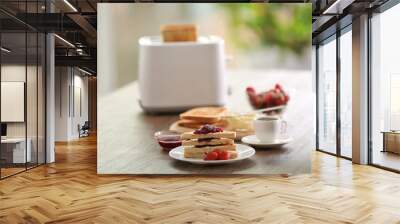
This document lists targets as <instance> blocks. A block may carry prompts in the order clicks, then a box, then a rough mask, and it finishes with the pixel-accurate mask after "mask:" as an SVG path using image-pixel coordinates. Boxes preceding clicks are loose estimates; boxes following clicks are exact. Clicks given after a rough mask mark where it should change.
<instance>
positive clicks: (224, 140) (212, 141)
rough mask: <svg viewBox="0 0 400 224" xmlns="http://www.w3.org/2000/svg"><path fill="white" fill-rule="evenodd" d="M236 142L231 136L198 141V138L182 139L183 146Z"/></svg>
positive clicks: (231, 143)
mask: <svg viewBox="0 0 400 224" xmlns="http://www.w3.org/2000/svg"><path fill="white" fill-rule="evenodd" d="M233 144H235V142H234V141H233V140H232V139H229V138H220V139H210V140H209V141H198V140H197V139H190V140H184V141H182V145H183V146H206V145H212V146H217V145H233Z"/></svg>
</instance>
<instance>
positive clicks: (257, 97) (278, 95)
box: [246, 83, 290, 115]
mask: <svg viewBox="0 0 400 224" xmlns="http://www.w3.org/2000/svg"><path fill="white" fill-rule="evenodd" d="M246 93H247V96H248V99H249V101H250V104H251V106H252V107H253V109H255V110H262V109H268V108H271V109H272V110H267V111H266V112H265V113H267V114H269V115H272V114H280V113H282V112H283V111H284V109H285V108H286V105H287V104H288V102H289V100H290V97H289V94H288V93H287V91H285V90H284V89H283V87H282V85H280V84H279V83H276V84H275V86H274V88H273V89H270V90H267V91H264V92H258V93H257V92H256V90H255V89H254V88H253V87H252V86H249V87H247V88H246ZM274 108H276V109H274Z"/></svg>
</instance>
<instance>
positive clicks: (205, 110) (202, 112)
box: [180, 107, 227, 124]
mask: <svg viewBox="0 0 400 224" xmlns="http://www.w3.org/2000/svg"><path fill="white" fill-rule="evenodd" d="M226 112H227V109H226V108H224V107H197V108H193V109H191V110H188V111H186V112H184V113H182V114H180V118H181V119H182V120H191V121H196V122H198V123H203V124H213V123H216V122H218V121H220V120H221V118H222V116H223V115H224V114H225V113H226Z"/></svg>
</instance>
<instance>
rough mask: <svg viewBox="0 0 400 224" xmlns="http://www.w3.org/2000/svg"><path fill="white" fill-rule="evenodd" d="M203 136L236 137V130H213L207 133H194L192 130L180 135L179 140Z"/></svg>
mask: <svg viewBox="0 0 400 224" xmlns="http://www.w3.org/2000/svg"><path fill="white" fill-rule="evenodd" d="M204 138H230V139H235V138H236V132H233V131H223V132H214V133H208V134H194V133H193V132H185V133H183V134H182V135H181V140H188V139H204Z"/></svg>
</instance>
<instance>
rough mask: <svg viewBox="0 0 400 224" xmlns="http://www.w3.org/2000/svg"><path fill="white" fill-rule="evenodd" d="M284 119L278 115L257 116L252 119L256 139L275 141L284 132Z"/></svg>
mask: <svg viewBox="0 0 400 224" xmlns="http://www.w3.org/2000/svg"><path fill="white" fill-rule="evenodd" d="M286 125H287V123H286V121H283V120H281V119H280V118H278V117H259V118H257V119H256V120H254V121H253V126H254V131H255V133H256V136H257V138H258V140H260V141H262V142H275V141H276V140H278V139H279V138H281V136H282V134H284V133H285V132H286Z"/></svg>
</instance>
